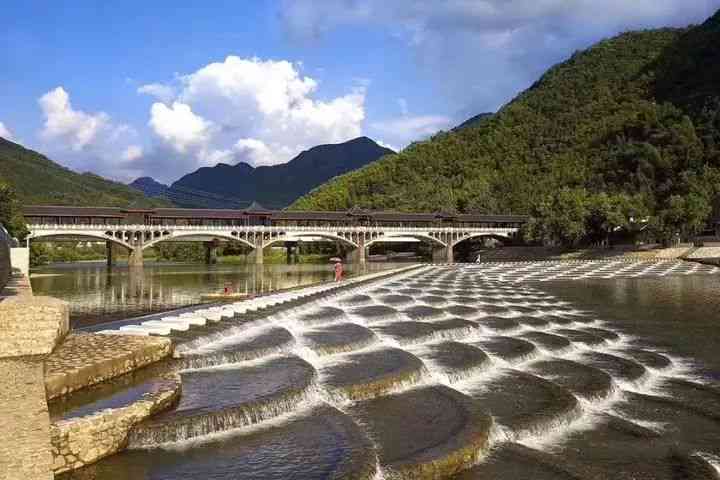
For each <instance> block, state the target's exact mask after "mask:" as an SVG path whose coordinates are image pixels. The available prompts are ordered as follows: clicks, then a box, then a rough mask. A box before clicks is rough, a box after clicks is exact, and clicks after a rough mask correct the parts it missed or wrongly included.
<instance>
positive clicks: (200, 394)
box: [67, 265, 720, 480]
mask: <svg viewBox="0 0 720 480" xmlns="http://www.w3.org/2000/svg"><path fill="white" fill-rule="evenodd" d="M618 268H621V267H618ZM676 270H679V269H676ZM637 271H638V272H639V271H641V270H640V269H639V270H637ZM644 271H645V272H646V274H647V275H648V276H653V275H659V274H660V273H659V272H661V271H663V270H662V269H661V268H660V267H658V268H650V267H649V266H648V267H646V269H645V270H644ZM553 272H554V273H553V275H556V274H557V269H554V270H553ZM609 272H610V269H607V268H606V269H603V271H602V274H603V275H607V274H608V273H609ZM695 273H696V274H705V275H714V274H716V273H717V270H714V269H712V268H711V267H707V268H706V269H705V270H700V271H695ZM528 275H529V276H531V277H533V278H535V281H526V282H522V281H520V279H519V277H521V276H528ZM506 276H507V275H505V276H504V275H503V273H502V271H501V269H499V268H497V267H496V266H487V265H463V266H450V265H433V266H421V267H412V268H407V269H404V270H403V271H401V272H398V273H394V274H375V275H374V277H372V278H369V279H365V280H358V281H353V282H348V283H347V284H345V285H343V286H340V287H338V286H332V287H330V286H327V287H323V289H321V288H319V287H313V288H311V289H307V290H299V291H297V292H295V293H294V294H291V293H290V292H288V293H284V294H283V293H280V294H275V295H270V296H268V297H260V298H258V299H256V300H254V301H251V302H238V303H237V304H231V305H227V306H224V307H218V308H208V307H200V308H198V309H196V310H195V311H193V312H189V313H187V314H186V316H185V317H183V316H177V317H174V319H172V318H171V319H169V320H167V321H165V322H164V321H163V320H159V321H156V323H152V324H149V323H148V324H146V325H145V324H143V323H138V324H135V325H124V326H122V327H120V328H121V329H120V330H111V331H106V332H104V333H106V334H108V335H118V334H132V335H160V336H168V337H170V338H173V339H174V341H175V344H176V349H175V358H174V359H173V360H172V361H170V362H168V363H167V364H166V366H165V369H166V370H171V371H173V372H177V373H179V375H180V377H181V379H182V388H183V392H182V396H181V398H180V400H179V401H178V402H177V404H176V405H174V406H173V407H171V408H170V409H168V410H166V411H165V412H163V413H160V414H158V415H155V416H154V417H152V418H149V419H147V420H145V421H143V422H141V423H139V424H138V425H136V426H135V427H134V428H133V430H132V431H131V433H130V437H129V445H128V449H127V450H126V451H124V452H121V453H119V454H116V455H113V456H111V457H108V458H106V459H104V460H101V461H99V462H97V463H95V464H93V465H90V466H88V467H85V468H84V469H83V470H81V471H78V472H76V473H75V474H73V475H77V476H78V477H77V478H98V479H101V478H113V479H119V480H123V479H128V480H129V479H133V480H135V479H173V478H216V479H245V478H247V479H257V478H264V479H287V478H303V479H306V478H307V479H368V480H370V479H383V478H384V479H387V480H390V479H446V478H447V479H456V480H460V479H481V478H482V479H485V478H496V479H500V478H518V479H526V478H527V479H530V478H539V479H546V478H547V479H556V478H560V479H596V478H653V479H659V480H664V479H667V480H673V479H680V478H683V479H706V478H707V479H710V478H718V475H719V472H720V470H718V465H720V461H719V459H720V450H719V449H720V447H719V446H720V389H718V386H717V385H716V384H715V383H713V381H712V380H711V379H707V378H702V377H701V376H699V374H698V373H697V372H696V371H695V369H694V368H693V366H692V364H691V363H690V362H688V361H687V359H685V358H683V357H680V356H677V355H675V354H673V353H672V352H670V351H667V350H666V349H664V348H661V347H660V346H655V345H653V344H651V343H648V342H645V341H644V340H643V339H642V338H639V337H637V336H634V335H633V334H632V333H629V332H627V331H624V330H623V329H621V328H618V326H617V324H615V323H613V322H611V321H609V320H608V319H605V318H603V317H602V316H601V315H598V314H597V313H595V312H594V311H592V310H589V309H586V308H579V306H577V305H575V304H573V303H572V302H569V301H567V300H563V299H561V298H559V297H558V296H557V295H555V294H553V293H551V292H550V291H549V290H547V289H546V288H544V284H543V283H542V281H541V280H539V279H537V278H536V277H539V276H540V274H539V273H538V272H536V271H532V272H529V271H523V272H519V271H518V272H517V276H516V274H514V273H513V274H510V275H509V277H510V278H505V277H506ZM183 318H184V319H185V321H183ZM163 322H164V323H163ZM123 328H124V329H125V330H122V329H123ZM149 381H152V380H148V379H141V380H138V384H137V385H134V386H131V387H129V388H142V385H143V384H144V382H149ZM126 391H127V389H126V390H122V389H121V390H118V391H115V392H114V393H111V394H110V395H111V396H113V395H115V396H118V397H123V395H125V396H127V393H125V392H126ZM111 400H112V399H107V398H106V399H104V401H105V403H103V404H102V405H107V404H108V402H110V403H112V402H111ZM73 408H76V409H78V408H85V410H83V414H87V413H88V409H87V407H79V406H74V407H73ZM67 414H68V415H71V414H72V412H68V413H67ZM67 475H70V474H67ZM67 478H76V477H71V476H67Z"/></svg>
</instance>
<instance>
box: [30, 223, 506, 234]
mask: <svg viewBox="0 0 720 480" xmlns="http://www.w3.org/2000/svg"><path fill="white" fill-rule="evenodd" d="M28 228H29V229H30V230H31V231H42V230H53V231H57V230H85V231H87V230H92V231H153V232H154V231H158V230H173V231H214V232H233V231H242V232H265V233H281V232H333V233H337V232H377V233H382V232H416V233H421V232H433V233H463V232H488V233H513V232H516V231H517V230H518V229H517V228H516V227H437V228H435V227H380V226H353V227H336V226H318V227H309V226H308V227H305V226H285V227H282V226H262V225H249V226H239V225H238V226H212V225H96V224H87V225H82V224H67V225H63V224H30V225H28Z"/></svg>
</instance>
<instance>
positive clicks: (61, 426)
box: [50, 375, 181, 474]
mask: <svg viewBox="0 0 720 480" xmlns="http://www.w3.org/2000/svg"><path fill="white" fill-rule="evenodd" d="M180 390H181V381H180V377H179V375H173V376H172V377H168V382H165V384H164V387H163V388H160V389H158V390H157V391H155V392H151V393H147V394H145V395H144V396H143V397H142V398H141V399H140V400H138V401H136V402H134V403H132V404H130V405H128V406H126V407H121V408H115V409H107V410H102V411H100V412H98V413H95V414H93V415H89V416H86V417H80V418H74V419H68V420H60V421H58V422H55V423H53V424H52V425H51V426H50V433H51V438H52V453H53V459H54V462H53V471H54V472H55V474H59V473H62V472H66V471H68V470H75V469H77V468H81V467H84V466H86V465H89V464H91V463H94V462H97V461H98V460H100V459H102V458H104V457H107V456H108V455H112V454H114V453H117V452H119V451H120V450H122V449H124V448H125V447H126V446H127V439H128V434H129V433H130V429H131V428H132V427H133V426H135V425H136V424H137V423H139V422H141V421H142V420H144V419H146V418H148V417H150V416H151V415H154V414H155V413H157V412H160V411H162V410H164V409H166V408H168V407H170V406H172V405H173V404H174V403H176V402H177V401H178V399H179V398H180Z"/></svg>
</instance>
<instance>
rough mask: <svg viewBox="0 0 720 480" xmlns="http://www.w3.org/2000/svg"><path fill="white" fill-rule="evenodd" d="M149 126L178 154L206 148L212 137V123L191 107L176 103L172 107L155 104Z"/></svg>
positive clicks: (151, 110) (151, 111)
mask: <svg viewBox="0 0 720 480" xmlns="http://www.w3.org/2000/svg"><path fill="white" fill-rule="evenodd" d="M148 125H150V127H151V128H152V129H153V131H154V132H155V134H157V135H158V136H159V137H160V138H161V139H162V140H163V141H164V142H165V143H167V144H168V145H170V146H172V147H173V148H174V149H175V150H176V151H177V152H178V153H186V152H187V151H188V148H190V147H201V148H202V147H204V146H205V145H206V144H207V143H208V142H209V141H210V137H211V132H210V130H211V128H212V123H211V122H209V121H207V120H205V119H204V118H202V117H201V116H199V115H196V114H195V113H193V111H192V109H191V108H190V105H187V104H185V103H180V102H174V103H173V104H172V106H171V107H167V106H166V105H165V104H163V103H154V104H153V106H152V108H151V109H150V121H149V122H148Z"/></svg>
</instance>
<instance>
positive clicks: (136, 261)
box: [128, 247, 144, 268]
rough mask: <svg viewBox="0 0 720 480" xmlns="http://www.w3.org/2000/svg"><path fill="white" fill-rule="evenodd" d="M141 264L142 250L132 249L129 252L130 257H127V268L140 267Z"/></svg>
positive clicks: (138, 248) (139, 248)
mask: <svg viewBox="0 0 720 480" xmlns="http://www.w3.org/2000/svg"><path fill="white" fill-rule="evenodd" d="M143 265H144V264H143V250H142V247H134V248H132V249H131V250H130V256H129V257H128V267H133V268H136V267H142V266H143Z"/></svg>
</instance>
